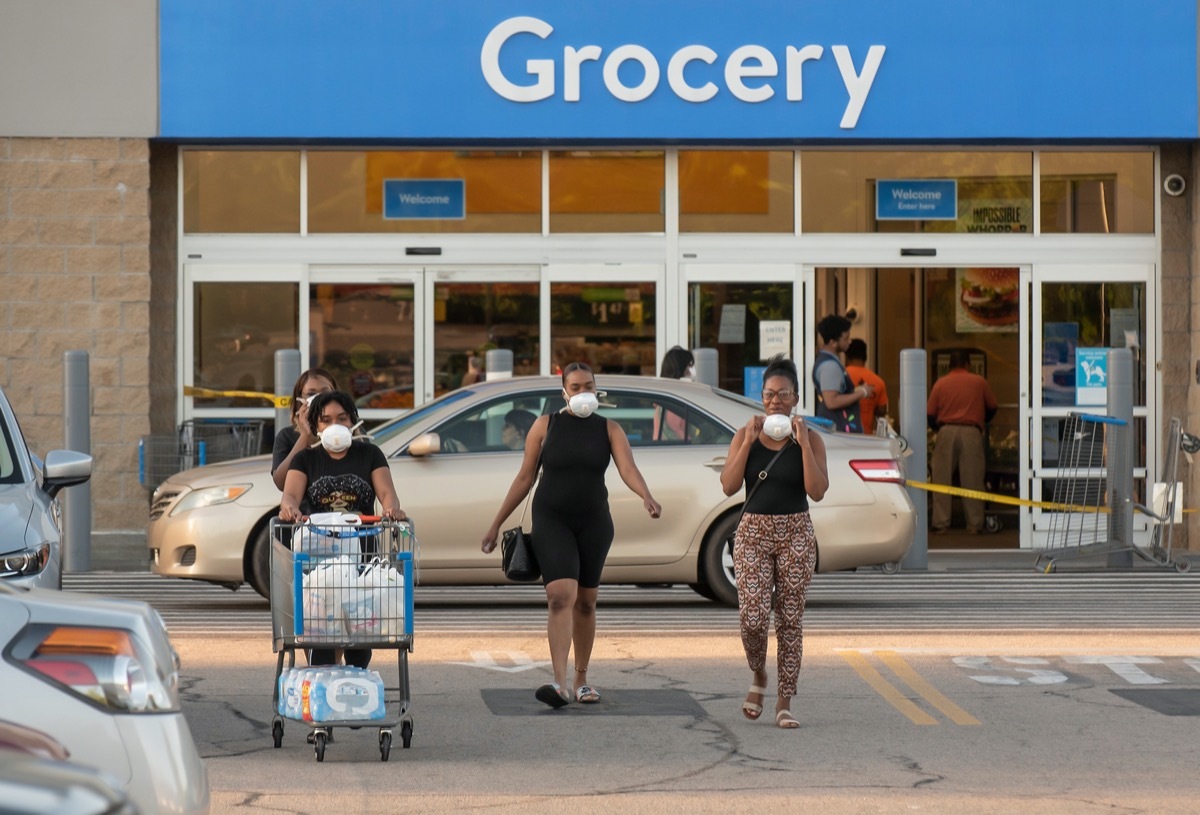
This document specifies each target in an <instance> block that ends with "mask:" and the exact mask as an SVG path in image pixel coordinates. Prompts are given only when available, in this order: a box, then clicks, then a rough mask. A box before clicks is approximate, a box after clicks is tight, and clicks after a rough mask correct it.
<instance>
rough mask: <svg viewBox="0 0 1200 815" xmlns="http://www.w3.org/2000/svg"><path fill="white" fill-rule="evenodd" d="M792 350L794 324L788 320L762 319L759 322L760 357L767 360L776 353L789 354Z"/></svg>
mask: <svg viewBox="0 0 1200 815" xmlns="http://www.w3.org/2000/svg"><path fill="white" fill-rule="evenodd" d="M791 350H792V324H791V323H790V322H788V321H787V320H762V321H761V322H759V324H758V358H759V359H760V360H767V359H770V358H771V357H773V356H775V355H776V354H783V355H784V356H788V355H789V354H790V353H791Z"/></svg>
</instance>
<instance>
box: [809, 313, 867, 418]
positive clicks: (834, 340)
mask: <svg viewBox="0 0 1200 815" xmlns="http://www.w3.org/2000/svg"><path fill="white" fill-rule="evenodd" d="M817 335H818V338H819V339H820V342H821V347H820V348H819V349H818V350H817V358H816V360H814V362H813V370H812V378H813V384H814V385H816V394H817V415H818V416H820V417H822V418H824V419H829V420H830V421H832V422H833V425H834V427H835V428H836V429H838V430H841V431H843V432H847V433H861V432H862V417H861V415H860V413H859V410H858V403H859V402H861V401H862V400H863V399H866V398H868V397H870V396H872V395H874V393H875V389H874V388H873V387H872V386H871V385H867V384H862V385H859V386H857V387H855V385H854V381H853V380H852V379H851V378H850V374H848V373H846V368H845V366H844V365H842V360H841V359H840V357H839V356H838V355H839V354H843V353H845V351H846V349H847V348H849V347H850V321H849V320H847V319H846V318H845V317H839V316H838V315H836V314H830V315H829V316H827V317H824V318H822V319H821V321H820V322H819V323H817Z"/></svg>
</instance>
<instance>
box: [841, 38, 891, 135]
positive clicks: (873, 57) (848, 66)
mask: <svg viewBox="0 0 1200 815" xmlns="http://www.w3.org/2000/svg"><path fill="white" fill-rule="evenodd" d="M829 50H830V51H832V52H833V58H834V59H836V60H837V66H838V71H839V72H841V74H842V84H843V85H845V86H846V93H848V94H850V104H848V105H846V111H845V113H843V114H842V122H841V125H840V127H841V128H842V129H843V130H849V129H851V128H853V127H854V126H855V125H857V124H858V117H859V115H861V114H862V109H863V105H865V104H866V103H867V94H869V93H870V92H871V85H872V84H874V82H875V74H876V72H878V71H879V63H881V62H883V52H884V51H886V50H887V46H883V45H872V46H871V47H870V49H869V50H868V51H867V58H866V59H865V60H864V61H863V69H862V73H861V74H859V73H858V72H856V71H855V70H854V60H853V59H852V58H851V57H850V49H849V48H847V47H846V46H844V45H834V46H832V47H831V48H830V49H829Z"/></svg>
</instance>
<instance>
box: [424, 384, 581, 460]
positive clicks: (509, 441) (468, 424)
mask: <svg viewBox="0 0 1200 815" xmlns="http://www.w3.org/2000/svg"><path fill="white" fill-rule="evenodd" d="M560 407H562V398H561V396H560V394H559V393H558V392H557V391H549V390H548V391H542V392H538V393H520V394H507V395H505V396H504V397H503V398H500V399H493V400H492V401H490V402H487V403H485V404H483V405H482V406H480V407H477V408H475V409H474V410H472V411H470V412H468V413H461V414H459V415H457V416H455V417H453V418H451V419H449V420H448V421H446V422H444V423H443V424H441V425H438V426H437V427H435V428H433V432H434V433H437V434H438V436H440V437H441V440H442V450H441V452H442V453H446V454H449V455H457V454H461V453H498V452H503V451H505V450H523V449H525V434H526V433H528V427H529V425H531V424H532V423H533V421H534V420H535V419H537V417H539V416H541V415H542V414H543V413H547V412H550V411H553V410H557V409H558V408H560ZM506 424H511V425H513V426H514V427H518V428H520V429H521V432H520V433H519V434H517V433H513V431H512V430H510V431H509V432H507V433H506V432H505V431H504V426H505V425H506Z"/></svg>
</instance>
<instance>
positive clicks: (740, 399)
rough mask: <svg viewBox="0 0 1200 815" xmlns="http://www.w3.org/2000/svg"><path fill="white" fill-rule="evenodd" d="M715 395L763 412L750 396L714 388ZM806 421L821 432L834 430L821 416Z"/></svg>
mask: <svg viewBox="0 0 1200 815" xmlns="http://www.w3.org/2000/svg"><path fill="white" fill-rule="evenodd" d="M713 393H715V394H716V395H717V396H721V397H724V398H725V399H728V400H729V401H731V402H737V403H738V404H739V405H748V406H749V407H752V408H754V409H755V410H756V411H758V412H759V413H761V412H762V402H759V401H756V400H754V399H751V398H750V397H749V396H742V395H741V394H739V393H734V392H733V391H727V390H722V389H721V388H713ZM804 421H805V422H807V423H808V424H811V425H813V426H814V427H817V428H819V429H821V430H832V429H833V422H831V421H830V420H829V419H826V418H823V417H821V416H805V417H804Z"/></svg>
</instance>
